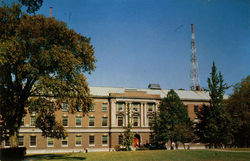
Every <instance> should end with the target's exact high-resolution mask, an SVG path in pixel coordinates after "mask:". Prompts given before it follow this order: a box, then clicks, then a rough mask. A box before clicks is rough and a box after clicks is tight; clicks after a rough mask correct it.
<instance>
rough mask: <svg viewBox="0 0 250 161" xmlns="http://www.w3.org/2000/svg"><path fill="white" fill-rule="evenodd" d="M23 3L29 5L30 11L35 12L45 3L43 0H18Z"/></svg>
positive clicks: (28, 9) (28, 10)
mask: <svg viewBox="0 0 250 161" xmlns="http://www.w3.org/2000/svg"><path fill="white" fill-rule="evenodd" d="M18 1H19V2H20V3H21V4H22V5H24V6H26V7H27V10H26V11H27V12H28V13H35V12H36V11H38V10H39V9H40V7H41V6H42V5H43V0H18Z"/></svg>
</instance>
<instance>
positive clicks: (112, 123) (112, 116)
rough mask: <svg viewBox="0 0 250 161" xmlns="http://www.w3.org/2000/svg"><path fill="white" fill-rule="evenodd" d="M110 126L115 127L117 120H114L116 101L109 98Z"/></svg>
mask: <svg viewBox="0 0 250 161" xmlns="http://www.w3.org/2000/svg"><path fill="white" fill-rule="evenodd" d="M110 112H111V127H116V126H117V123H116V122H117V121H116V119H117V118H116V103H115V100H111V109H110Z"/></svg>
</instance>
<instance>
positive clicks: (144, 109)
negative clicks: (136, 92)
mask: <svg viewBox="0 0 250 161" xmlns="http://www.w3.org/2000/svg"><path fill="white" fill-rule="evenodd" d="M143 112H144V126H146V125H147V123H146V112H147V111H146V103H144V106H143Z"/></svg>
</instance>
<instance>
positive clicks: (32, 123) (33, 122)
mask: <svg viewBox="0 0 250 161" xmlns="http://www.w3.org/2000/svg"><path fill="white" fill-rule="evenodd" d="M35 123H36V117H35V116H31V117H30V126H35Z"/></svg>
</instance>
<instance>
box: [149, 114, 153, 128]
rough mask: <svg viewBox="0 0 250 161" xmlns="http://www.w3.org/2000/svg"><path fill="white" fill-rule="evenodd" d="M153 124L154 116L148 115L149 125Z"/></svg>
mask: <svg viewBox="0 0 250 161" xmlns="http://www.w3.org/2000/svg"><path fill="white" fill-rule="evenodd" d="M152 125H153V117H152V116H149V117H148V126H152Z"/></svg>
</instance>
